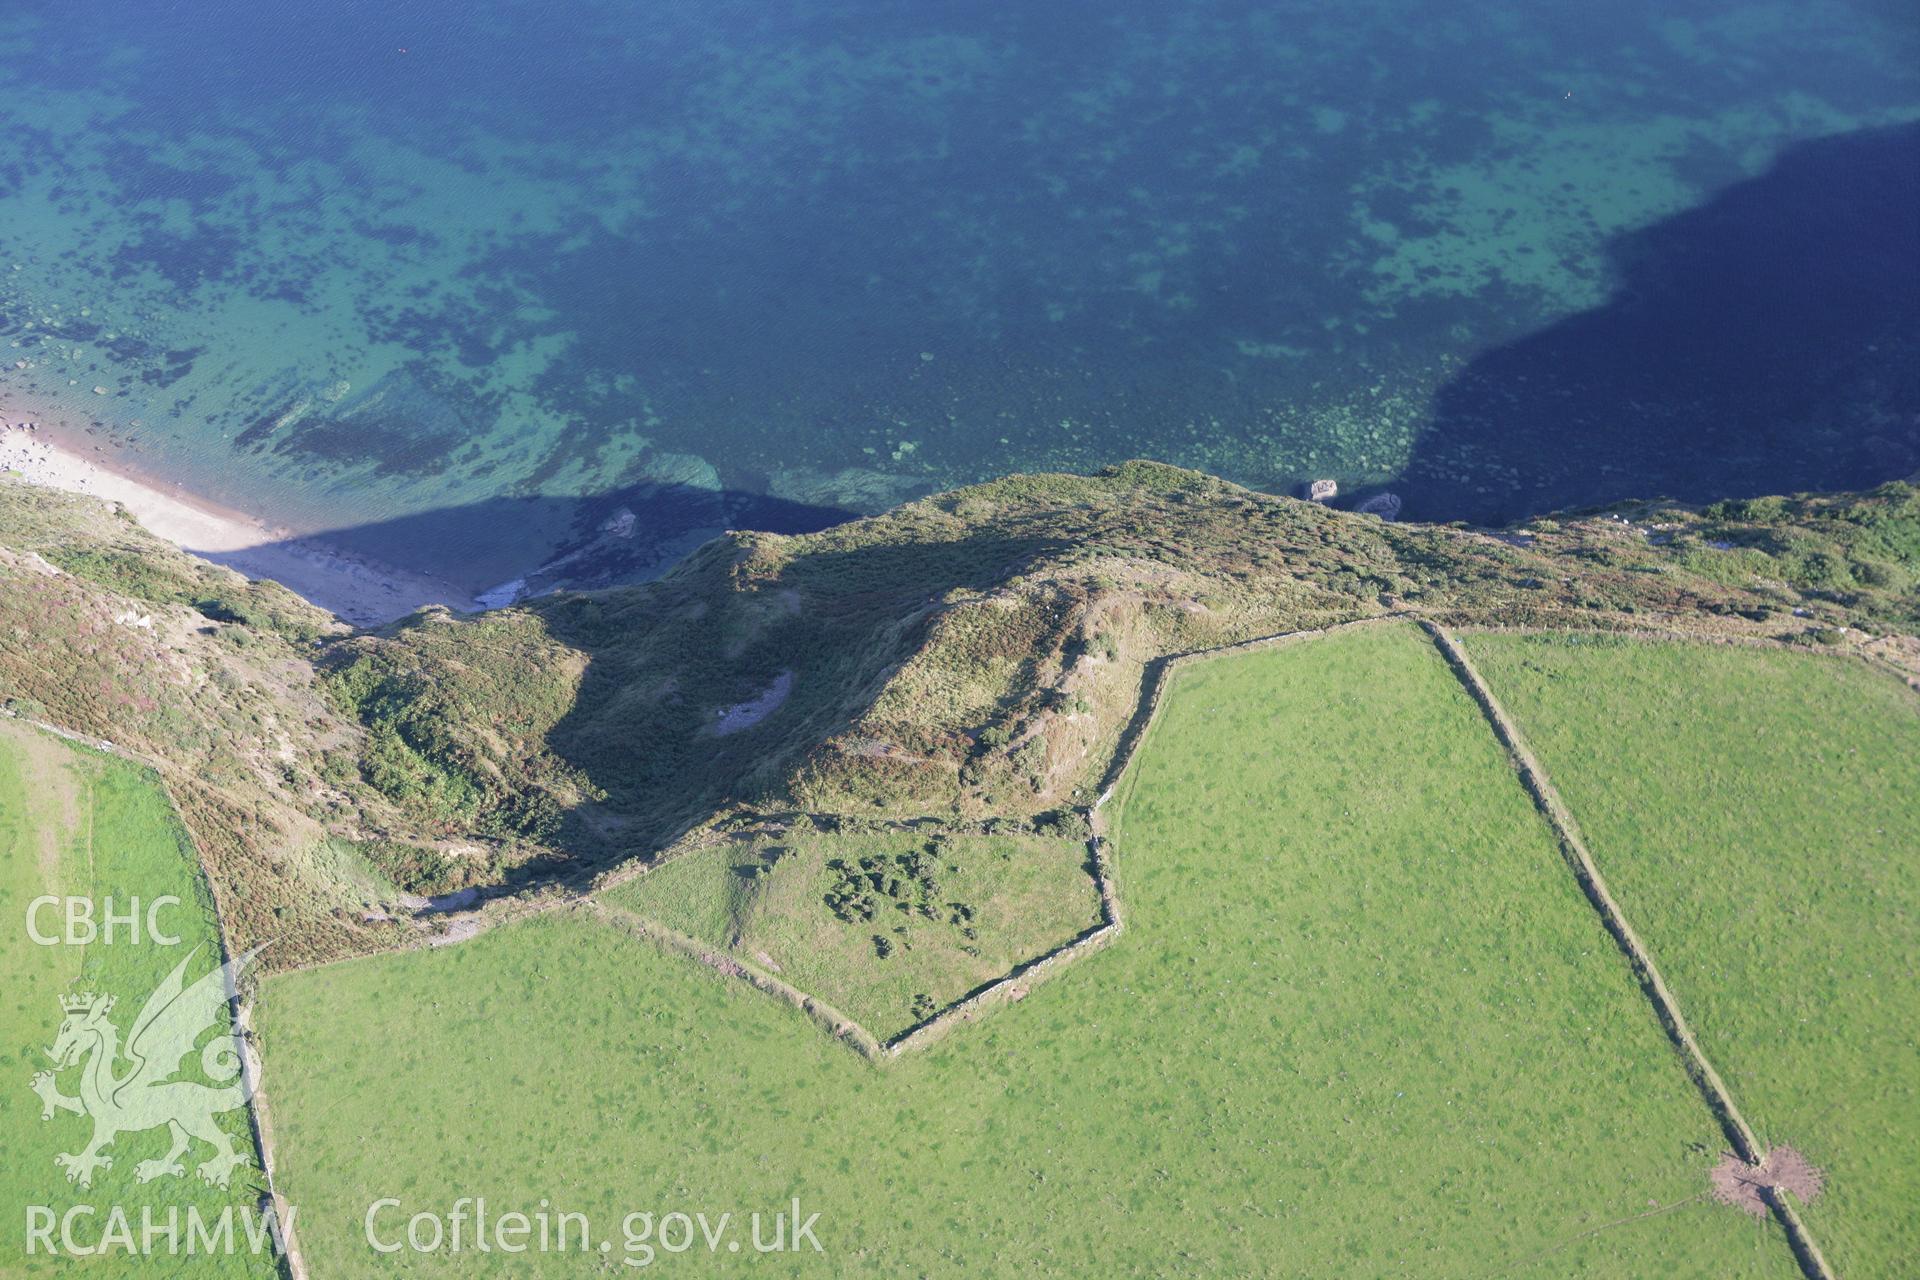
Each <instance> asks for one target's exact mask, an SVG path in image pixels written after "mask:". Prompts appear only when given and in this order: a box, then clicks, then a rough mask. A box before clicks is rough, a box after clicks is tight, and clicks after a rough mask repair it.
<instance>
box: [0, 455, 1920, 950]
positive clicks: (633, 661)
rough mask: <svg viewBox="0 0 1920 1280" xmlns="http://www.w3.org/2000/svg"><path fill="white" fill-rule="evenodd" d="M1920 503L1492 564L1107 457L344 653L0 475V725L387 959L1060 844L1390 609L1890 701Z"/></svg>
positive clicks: (1908, 622)
mask: <svg viewBox="0 0 1920 1280" xmlns="http://www.w3.org/2000/svg"><path fill="white" fill-rule="evenodd" d="M1916 583H1920V491H1917V490H1916V489H1915V488H1914V487H1913V486H1912V485H1909V484H1898V483H1897V484H1892V485H1888V486H1885V487H1883V488H1881V489H1878V490H1875V491H1873V492H1872V493H1868V494H1862V495H1848V496H1835V497H1815V498H1800V499H1765V500H1754V501H1747V502H1740V503H1728V504H1719V505H1717V506H1713V507H1707V508H1692V507H1683V506H1677V505H1671V504H1658V503H1645V504H1636V505H1632V506H1624V507H1617V508H1614V509H1611V510H1609V511H1606V512H1596V513H1587V514H1582V515H1578V516H1563V517H1561V518H1559V519H1557V520H1539V521H1536V522H1534V523H1532V524H1530V525H1527V526H1522V527H1518V528H1515V529H1512V530H1508V531H1504V532H1501V533H1489V532H1485V531H1479V530H1471V529H1467V528H1462V527H1454V526H1433V525H1417V524H1389V523H1385V522H1383V521H1380V520H1378V519H1374V518H1370V517H1366V516H1360V515H1356V514H1352V513H1345V512H1340V511H1334V510H1329V509H1326V508H1325V507H1322V506H1319V505H1315V504H1312V503H1306V502H1299V501H1295V500H1293V499H1289V498H1278V497H1273V496H1269V495H1266V494H1261V493H1256V492H1253V491H1251V490H1247V489H1243V488H1240V487H1238V486H1235V485H1232V484H1229V483H1226V482H1224V481H1221V480H1217V479H1214V478H1212V477H1209V476H1206V475H1203V474H1201V473H1198V472H1193V471H1185V470H1181V469H1177V468H1172V467H1166V466H1161V465H1158V464H1152V463H1131V464H1127V465H1125V466H1122V467H1117V468H1112V469H1109V470H1108V471H1105V472H1102V473H1100V474H1098V475H1095V476H1067V475H1038V476H1013V477H1009V478H1007V479H1004V480H1000V481H996V482H993V483H990V484H985V485H980V486H975V487H972V488H967V489H962V490H958V491H955V492H953V493H948V494H943V495H940V496H937V497H933V498H928V499H925V500H922V501H919V502H915V503H911V504H909V505H906V506H903V507H900V508H897V509H895V510H893V511H891V512H888V513H886V514H884V515H881V516H876V517H873V518H870V519H865V520H860V521H856V522H853V523H850V524H846V525H842V526H839V527H836V528H833V529H829V530H826V531H823V532H820V533H814V534H806V535H801V536H782V535H777V534H728V535H726V536H724V537H722V538H718V539H716V540H714V541H713V542H710V543H708V544H706V545H705V546H704V547H702V548H701V549H700V550H698V551H697V552H695V553H694V554H693V555H692V556H690V557H689V558H688V559H687V560H686V561H685V562H683V563H682V564H681V565H680V566H679V567H678V568H676V569H675V570H674V571H672V572H671V573H669V574H668V575H666V576H665V577H664V578H662V579H660V580H658V581H656V582H652V583H648V584H646V585H643V586H637V587H627V588H618V589H613V590H607V591H600V592H589V593H569V594H560V595H554V596H548V597H543V598H539V599H535V600H531V601H527V602H525V603H523V604H521V605H519V606H517V607H514V608H510V609H504V610H499V611H495V612H492V613H486V614H480V615H459V614H454V613H450V612H448V611H446V610H443V609H429V610H426V611H424V612H422V613H420V614H417V615H415V616H413V617H411V618H408V619H404V620H402V621H401V622H399V623H396V624H394V625H392V626H390V627H387V628H383V629H381V630H378V631H354V630H351V629H349V628H347V627H346V626H344V625H343V624H340V623H339V622H337V621H336V620H334V619H332V618H330V617H329V616H328V615H326V614H324V613H322V612H320V611H319V610H316V609H313V608H312V607H310V606H308V605H306V604H305V603H304V602H302V601H300V600H299V599H298V598H296V597H294V596H292V595H291V594H290V593H288V592H286V591H284V590H283V589H281V588H279V587H277V586H276V585H274V584H271V583H249V582H247V581H246V580H244V579H243V578H241V577H239V576H238V575H237V574H233V573H231V572H229V571H227V570H224V569H220V568H218V567H216V566H213V565H210V564H207V563H205V562H203V561H199V560H196V559H194V558H193V557H191V556H188V555H185V554H184V553H182V552H179V551H177V550H175V549H173V548H172V547H170V546H167V545H166V544H163V543H161V542H159V541H157V540H156V539H154V538H153V537H151V536H150V535H148V534H146V533H145V532H144V531H143V530H142V529H140V528H139V526H138V525H137V524H134V523H133V522H132V521H131V520H129V519H127V518H125V517H124V516H122V515H119V514H116V512H115V511H114V510H113V509H112V508H110V507H108V506H107V505H105V504H103V503H99V502H96V501H93V500H90V499H84V498H76V497H71V496H67V495H61V494H56V493H51V492H48V491H46V490H41V489H34V488H31V487H28V486H25V485H22V484H17V483H13V482H0V698H4V700H5V706H6V708H7V710H8V711H9V712H10V713H12V714H14V715H16V716H18V717H21V718H25V719H31V720H36V721H39V722H42V723H45V724H49V725H52V726H54V727H56V728H58V729H61V730H64V731H67V732H70V733H73V734H78V735H82V736H84V737H86V738H88V739H92V740H96V741H104V742H107V743H110V744H112V748H113V749H114V750H117V751H120V752H122V753H125V754H128V755H130V756H133V757H135V758H138V759H141V760H143V761H146V762H148V763H150V764H151V765H152V766H153V767H154V768H155V769H156V770H157V771H158V773H159V774H160V776H161V777H162V778H163V780H165V781H166V782H167V784H168V786H169V788H170V790H171V791H172V792H173V794H174V796H175V800H176V803H177V805H178V806H179V808H180V810H181V813H182V816H183V818H184V820H185V821H186V822H187V824H188V825H189V827H190V828H191V829H192V830H193V832H194V835H195V836H196V838H197V839H198V841H199V842H200V845H201V848H202V854H203V858H204V859H205V860H206V861H207V863H208V866H209V871H210V874H211V877H212V879H213V881H214V887H215V892H216V894H217V895H218V896H219V897H220V898H221V901H222V905H223V908H225V911H226V915H227V918H228V920H229V921H230V929H231V930H232V931H233V933H234V934H235V937H234V939H233V941H234V942H235V944H236V945H250V944H251V943H252V942H254V941H257V940H260V939H263V938H267V937H272V938H275V939H277V941H276V945H275V947H274V948H273V949H272V952H271V953H270V962H271V963H272V964H274V965H278V966H283V967H284V966H291V965H298V964H302V963H308V962H311V961H314V960H318V959H323V958H327V957H331V956H336V955H341V954H348V953H352V952H355V951H365V950H374V949H379V948H383V947H387V946H393V945H401V944H403V943H405V942H407V941H410V940H412V939H413V938H414V937H415V936H417V931H416V928H415V926H414V925H413V924H412V923H410V922H409V921H408V920H406V919H405V918H404V917H406V916H407V914H408V912H407V910H406V906H405V904H407V903H415V905H417V902H416V899H415V898H414V897H413V896H412V895H416V894H438V893H449V892H455V891H459V890H463V889H468V888H478V889H482V890H485V891H486V892H487V893H488V894H490V895H491V894H502V893H517V894H523V895H536V896H537V895H539V894H542V893H546V892H553V891H556V889H557V887H559V886H563V885H565V884H569V883H578V882H582V881H584V880H586V879H587V878H589V877H591V876H592V875H594V874H596V873H603V872H605V871H607V870H608V869H610V868H614V867H617V866H619V865H621V864H622V863H625V862H628V861H631V860H635V859H645V858H649V857H653V856H657V855H658V854H659V852H660V851H662V850H663V849H666V848H668V847H669V846H671V845H672V844H673V843H674V842H675V841H676V840H681V839H684V838H686V837H687V836H688V835H689V833H692V832H697V831H699V830H702V829H706V828H711V827H712V826H713V825H714V824H716V823H719V824H726V823H729V822H734V821H738V820H741V819H742V818H744V817H751V816H753V815H770V814H780V813H792V812H795V811H805V812H808V813H814V814H824V815H842V816H845V817H848V818H876V819H886V818H905V817H913V816H922V815H941V816H944V817H946V818H949V819H951V820H953V821H958V822H966V823H985V822H996V821H1005V822H1015V823H1022V824H1027V823H1034V822H1041V823H1046V822H1053V821H1060V820H1064V818H1065V815H1067V814H1068V813H1070V811H1072V810H1074V809H1076V808H1078V807H1080V806H1083V805H1085V804H1087V803H1089V802H1090V801H1091V800H1092V798H1093V796H1094V795H1095V794H1096V792H1097V790H1098V787H1099V785H1100V780H1101V778H1102V776H1103V774H1104V773H1105V771H1106V768H1107V766H1108V764H1109V762H1110V761H1111V759H1112V757H1113V754H1114V752H1115V751H1116V749H1117V748H1118V745H1119V743H1120V742H1121V740H1122V738H1123V736H1124V734H1125V732H1126V729H1127V725H1128V721H1129V718H1130V717H1131V716H1132V715H1133V713H1134V710H1135V708H1136V706H1137V704H1138V701H1139V697H1140V693H1141V689H1142V686H1143V683H1144V681H1145V680H1146V679H1147V678H1148V676H1149V673H1150V670H1151V666H1152V664H1153V663H1154V662H1156V661H1157V660H1158V659H1161V658H1164V657H1166V656H1168V655H1172V654H1177V653H1181V652H1185V651H1188V650H1193V649H1199V648H1206V647H1211V646H1218V645H1222V644H1230V643H1233V642H1236V641H1240V640H1246V639H1251V638H1255V637H1259V636H1264V635H1271V634H1275V633H1279V632H1284V631H1290V630H1299V629H1307V628H1314V627H1320V626H1325V625H1329V624H1334V623H1340V622H1346V621H1353V620H1357V619H1361V618H1366V617H1374V616H1382V615H1386V614H1392V613H1405V614H1411V615H1419V616H1425V617H1431V618H1434V619H1437V620H1441V621H1446V622H1450V623H1459V624H1491V625H1505V626H1536V627H1562V626H1578V627H1582V628H1588V629H1596V628H1598V629H1628V630H1661V631H1667V632H1683V633H1690V634H1697V635H1716V636H1726V637H1738V636H1764V637H1772V638H1776V639H1790V640H1795V641H1798V642H1804V643H1807V644H1814V645H1821V646H1843V647H1852V648H1860V649H1865V650H1869V651H1871V652H1874V653H1876V654H1878V655H1879V656H1881V657H1883V658H1885V659H1887V660H1890V661H1893V662H1895V663H1898V664H1901V665H1904V666H1905V667H1906V668H1907V669H1908V670H1910V671H1920V647H1916V646H1915V644H1914V642H1913V641H1912V640H1911V639H1910V638H1909V637H1910V636H1911V634H1912V633H1913V632H1914V631H1915V630H1916V629H1920V588H1917V587H1916Z"/></svg>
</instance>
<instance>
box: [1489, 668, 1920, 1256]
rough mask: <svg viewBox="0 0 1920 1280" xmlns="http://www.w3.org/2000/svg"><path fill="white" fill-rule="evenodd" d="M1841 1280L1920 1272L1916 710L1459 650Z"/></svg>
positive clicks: (1843, 676) (1817, 688) (1711, 676)
mask: <svg viewBox="0 0 1920 1280" xmlns="http://www.w3.org/2000/svg"><path fill="white" fill-rule="evenodd" d="M1466 643H1467V645H1468V647H1469V649H1470V650H1471V651H1472V653H1473V655H1474V659H1475V662H1476V663H1477V665H1479V666H1480V668H1481V670H1482V672H1483V674H1484V675H1485V676H1486V678H1487V680H1488V682H1489V683H1490V684H1491V685H1492V686H1493V688H1494V690H1495V693H1496V695H1497V696H1499V697H1500V698H1501V699H1502V700H1503V701H1504V702H1505V703H1506V705H1507V707H1508V709H1509V710H1510V711H1511V713H1512V714H1513V715H1514V716H1515V717H1516V718H1517V720H1518V721H1519V723H1520V726H1521V730H1522V732H1524V733H1525V734H1527V735H1528V737H1529V738H1530V740H1531V741H1532V743H1533V745H1534V747H1535V749H1536V751H1537V753H1538V755H1539V756H1540V758H1541V760H1542V762H1543V763H1544V765H1545V766H1546V768H1547V769H1548V771H1549V772H1550V773H1551V774H1552V776H1553V777H1554V779H1555V781H1556V783H1557V785H1558V787H1559V789H1560V791H1561V793H1562V794H1563V795H1564V796H1565V798H1566V800H1567V803H1568V804H1569V805H1570V806H1571V808H1572V809H1573V812H1574V815H1575V817H1576V818H1577V819H1578V820H1579V822H1580V823H1581V825H1582V826H1583V828H1584V829H1585V832H1586V836H1587V840H1588V843H1589V844H1590V846H1591V848H1592V852H1593V856H1594V858H1595V860H1596V862H1597V863H1598V865H1599V867H1600V870H1601V873H1602V874H1603V875H1605V876H1606V877H1607V878H1608V880H1609V882H1610V883H1611V885H1612V888H1613V891H1614V894H1615V896H1616V897H1617V898H1618V899H1619V901H1620V903H1621V906H1622V909H1623V910H1625V911H1626V913H1627V914H1628V916H1629V917H1630V918H1631V919H1632V920H1633V921H1634V922H1635V923H1636V925H1637V927H1638V929H1639V931H1640V933H1641V935H1642V936H1643V937H1644V938H1645V939H1646V942H1647V944H1648V946H1649V947H1650V948H1651V949H1652V951H1653V954H1654V957H1655V962H1656V963H1657V964H1659V965H1660V966H1661V968H1662V970H1663V972H1664V973H1665V975H1666V978H1667V981H1668V983H1669V985H1670V986H1672V988H1673V989H1674V992H1675V994H1676V996H1677V997H1678V998H1679V1000H1680V1002H1681V1005H1682V1007H1683V1008H1684V1009H1685V1010H1686V1011H1687V1014H1688V1017H1689V1019H1690V1020H1691V1021H1692V1023H1693V1026H1694V1030H1695V1032H1696V1033H1697V1035H1698V1036H1699V1038H1700V1041H1701V1043H1702V1045H1703V1047H1704V1048H1705V1050H1706V1052H1707V1054H1708V1056H1709V1057H1710V1058H1711V1059H1712V1060H1713V1061H1714V1063H1715V1064H1716V1065H1717V1067H1718V1068H1719V1071H1720V1073H1721V1075H1722V1076H1723V1077H1724V1078H1725V1080H1726V1082H1727V1085H1728V1087H1729V1088H1730V1089H1731V1090H1732V1092H1733V1095H1734V1098H1735V1100H1736V1102H1737V1103H1738V1105H1739V1106H1740V1107H1741V1108H1742V1109H1743V1110H1744V1111H1745V1113H1746V1115H1747V1118H1748V1120H1749V1121H1750V1122H1751V1123H1752V1124H1753V1125H1754V1126H1755V1128H1756V1129H1757V1130H1758V1131H1759V1133H1760V1136H1761V1140H1762V1141H1763V1142H1766V1143H1769V1144H1786V1145H1790V1146H1792V1147H1794V1148H1796V1149H1797V1150H1799V1151H1800V1152H1801V1153H1802V1154H1804V1155H1806V1156H1807V1157H1808V1158H1810V1159H1811V1160H1812V1161H1813V1162H1814V1163H1815V1164H1816V1165H1819V1166H1821V1167H1822V1168H1823V1169H1825V1171H1826V1173H1827V1176H1828V1179H1829V1181H1828V1185H1827V1190H1826V1192H1825V1193H1824V1194H1823V1195H1822V1197H1821V1198H1820V1200H1819V1201H1818V1202H1816V1203H1814V1204H1812V1205H1810V1206H1808V1208H1807V1209H1806V1218H1807V1220H1808V1224H1809V1225H1810V1227H1811V1228H1812V1230H1813V1232H1814V1234H1815V1237H1816V1239H1818V1240H1819V1241H1820V1242H1821V1244H1822V1246H1823V1248H1824V1249H1825V1251H1826V1254H1827V1256H1828V1258H1829V1259H1830V1260H1831V1261H1832V1263H1833V1264H1834V1266H1835V1267H1836V1268H1837V1269H1838V1270H1839V1272H1840V1274H1842V1275H1859V1276H1867V1275H1895V1274H1899V1273H1900V1271H1901V1270H1902V1269H1903V1267H1904V1266H1905V1265H1906V1264H1907V1263H1909V1262H1910V1261H1911V1260H1912V1259H1913V1258H1915V1257H1917V1256H1920V1223H1916V1220H1915V1218H1914V1215H1913V1212H1912V1209H1913V1206H1914V1205H1915V1204H1916V1203H1920V1170H1917V1169H1916V1168H1915V1167H1914V1163H1913V1161H1912V1159H1911V1153H1912V1151H1913V1150H1914V1149H1915V1147H1916V1145H1920V1056H1916V1051H1915V1046H1914V1034H1915V1025H1914V1020H1915V1011H1916V1010H1917V1009H1920V854H1917V852H1916V845H1915V840H1914V836H1915V816H1916V798H1915V787H1914V784H1915V781H1916V777H1920V772H1917V769H1920V766H1917V765H1916V762H1917V761H1920V697H1916V695H1915V694H1914V693H1913V692H1912V691H1911V690H1908V689H1905V688H1902V687H1901V685H1900V683H1899V681H1897V680H1895V679H1893V678H1892V677H1890V676H1888V675H1887V674H1886V673H1884V672H1881V671H1877V670H1875V669H1873V668H1871V667H1868V666H1866V665H1865V664H1861V663H1854V662H1845V661H1840V660H1833V659H1828V660H1821V659H1818V658H1815V657H1812V656H1801V655H1795V654H1787V653H1772V652H1755V651H1752V650H1747V649H1726V648H1718V647H1709V646H1699V645H1653V644H1645V643H1636V642H1622V641H1613V642H1608V641H1607V640H1606V638H1605V637H1592V636H1586V637H1561V638H1553V639H1545V638H1520V637H1508V636H1497V635H1481V636H1471V637H1469V638H1468V639H1467V641H1466Z"/></svg>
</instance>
